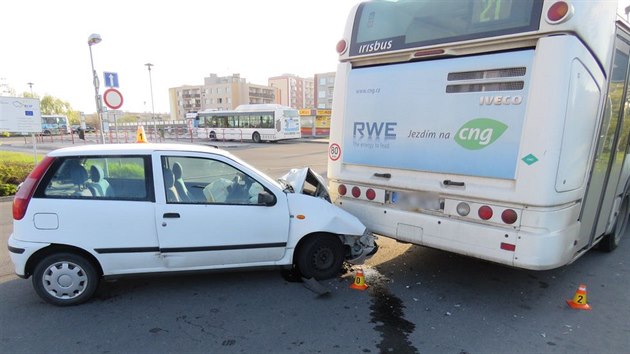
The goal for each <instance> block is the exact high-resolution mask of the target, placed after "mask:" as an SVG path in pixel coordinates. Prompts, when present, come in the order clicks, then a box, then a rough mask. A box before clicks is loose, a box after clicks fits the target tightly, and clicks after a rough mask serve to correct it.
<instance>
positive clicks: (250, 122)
mask: <svg viewBox="0 0 630 354" xmlns="http://www.w3.org/2000/svg"><path fill="white" fill-rule="evenodd" d="M197 117H198V120H199V125H198V129H197V135H198V137H199V138H201V139H211V140H250V139H251V140H253V141H254V142H255V143H260V142H263V141H278V140H287V139H299V138H301V137H302V133H301V132H300V116H299V114H298V111H297V110H296V109H293V108H291V107H287V106H282V105H279V104H246V105H240V106H238V107H236V109H235V110H233V111H216V110H205V111H201V112H199V113H198V115H197Z"/></svg>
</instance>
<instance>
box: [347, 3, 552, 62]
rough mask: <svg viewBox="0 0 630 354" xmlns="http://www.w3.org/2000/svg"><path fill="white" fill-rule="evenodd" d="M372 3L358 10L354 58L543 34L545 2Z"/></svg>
mask: <svg viewBox="0 0 630 354" xmlns="http://www.w3.org/2000/svg"><path fill="white" fill-rule="evenodd" d="M393 4H394V6H392V1H373V2H366V3H363V4H361V5H360V6H359V9H358V10H357V16H356V18H355V23H354V30H353V33H352V41H351V43H352V46H351V48H350V55H351V56H355V55H364V54H372V53H379V52H387V51H393V50H398V49H404V48H413V47H421V46H426V45H434V44H440V43H448V42H456V41H463V40H471V39H477V38H486V37H493V36H500V35H506V34H512V33H520V32H528V31H536V30H538V27H539V24H540V14H541V11H542V5H543V1H542V0H457V1H453V0H448V1H445V0H425V1H403V0H400V1H394V2H393Z"/></svg>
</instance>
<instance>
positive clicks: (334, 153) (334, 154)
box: [328, 144, 341, 161]
mask: <svg viewBox="0 0 630 354" xmlns="http://www.w3.org/2000/svg"><path fill="white" fill-rule="evenodd" d="M340 156H341V146H339V144H332V145H330V148H329V149H328V157H330V159H331V160H333V161H337V160H339V157H340Z"/></svg>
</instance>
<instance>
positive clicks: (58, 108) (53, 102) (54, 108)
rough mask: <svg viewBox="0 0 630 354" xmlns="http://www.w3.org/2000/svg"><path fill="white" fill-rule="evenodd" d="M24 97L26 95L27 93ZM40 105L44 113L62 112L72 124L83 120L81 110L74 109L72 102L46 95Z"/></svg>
mask: <svg viewBox="0 0 630 354" xmlns="http://www.w3.org/2000/svg"><path fill="white" fill-rule="evenodd" d="M25 94H26V93H25ZM24 97H26V95H25V96H24ZM39 105H40V110H41V112H42V114H62V115H64V116H67V117H68V120H69V121H70V124H79V123H80V121H81V118H80V116H79V112H77V111H75V110H73V109H72V106H71V105H70V103H68V102H66V101H64V100H62V99H60V98H56V97H53V96H50V95H45V96H44V97H42V99H41V100H40V103H39Z"/></svg>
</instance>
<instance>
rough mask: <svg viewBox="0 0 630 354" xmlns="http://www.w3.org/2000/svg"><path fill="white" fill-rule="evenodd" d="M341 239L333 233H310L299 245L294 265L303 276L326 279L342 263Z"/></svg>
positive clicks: (337, 269)
mask: <svg viewBox="0 0 630 354" xmlns="http://www.w3.org/2000/svg"><path fill="white" fill-rule="evenodd" d="M343 260H344V254H343V245H342V244H341V241H340V240H339V239H338V238H337V237H335V236H333V235H321V234H318V235H312V236H310V237H309V238H307V239H306V240H304V243H303V244H302V245H301V246H300V247H299V250H298V254H297V259H296V265H297V267H298V270H299V271H300V273H301V274H302V276H303V277H304V278H315V279H328V278H332V277H334V276H335V275H337V274H338V273H339V271H340V269H341V265H342V264H343Z"/></svg>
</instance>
